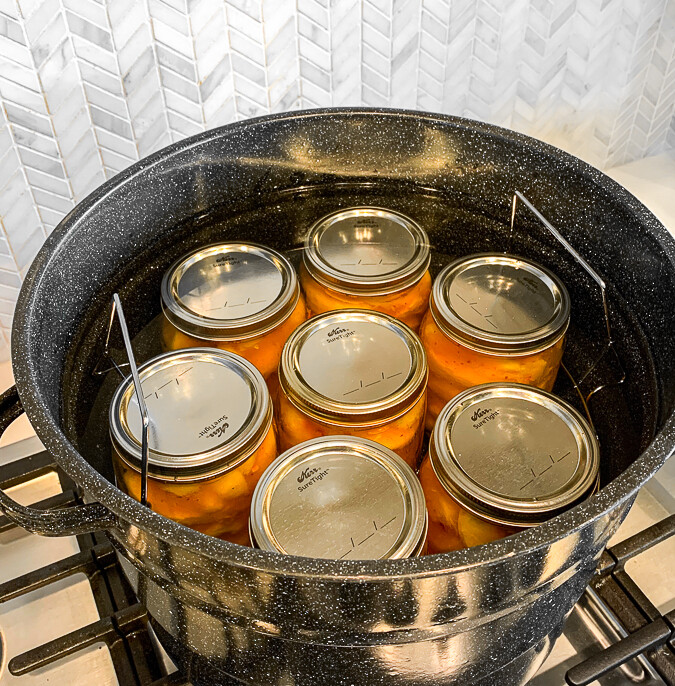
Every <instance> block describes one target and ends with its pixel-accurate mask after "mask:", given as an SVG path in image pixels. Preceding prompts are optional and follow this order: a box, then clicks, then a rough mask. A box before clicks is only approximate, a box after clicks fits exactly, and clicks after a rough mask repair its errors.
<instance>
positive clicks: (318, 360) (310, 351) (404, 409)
mask: <svg viewBox="0 0 675 686" xmlns="http://www.w3.org/2000/svg"><path fill="white" fill-rule="evenodd" d="M426 383H427V363H426V356H425V354H424V348H423V347H422V344H421V342H420V340H419V338H418V337H417V336H416V335H415V334H414V333H413V332H412V331H411V330H410V329H409V328H408V327H407V326H405V325H404V324H402V323H401V322H399V321H397V320H396V319H394V318H393V317H389V316H387V315H384V314H379V313H376V312H368V311H365V310H341V311H339V312H333V313H329V314H322V315H319V316H317V317H314V318H313V319H310V320H309V321H307V322H305V323H304V324H302V325H301V326H300V327H299V328H298V329H297V330H296V331H295V333H293V335H292V336H291V337H290V338H289V339H288V341H287V343H286V345H285V346H284V350H283V353H282V355H281V363H280V365H279V384H280V392H279V393H278V395H277V398H276V402H275V408H276V412H277V415H276V416H277V427H278V429H279V443H280V449H281V450H282V451H284V450H288V449H289V448H291V447H293V446H294V445H297V444H298V443H302V442H303V441H306V440H309V439H310V438H317V437H319V436H331V435H341V434H347V435H351V436H360V437H362V438H368V439H370V440H373V441H376V442H377V443H381V444H382V445H384V446H386V447H387V448H390V449H391V450H393V451H394V452H395V453H396V454H397V455H399V456H400V457H401V458H403V460H405V461H406V462H407V463H408V464H409V465H410V466H411V467H413V468H415V467H416V466H417V461H418V459H419V455H420V451H421V447H422V439H423V434H424V417H425V413H426Z"/></svg>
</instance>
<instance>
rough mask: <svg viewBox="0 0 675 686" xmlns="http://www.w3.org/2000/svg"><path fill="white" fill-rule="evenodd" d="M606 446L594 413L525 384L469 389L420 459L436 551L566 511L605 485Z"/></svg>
mask: <svg viewBox="0 0 675 686" xmlns="http://www.w3.org/2000/svg"><path fill="white" fill-rule="evenodd" d="M599 464H600V449H599V446H598V441H597V438H596V436H595V433H594V432H593V430H592V429H591V427H590V426H589V424H588V422H587V421H586V420H585V419H584V418H583V417H582V416H581V415H580V414H579V413H578V412H577V411H576V410H575V409H574V408H573V407H572V406H571V405H568V404H567V403H565V402H563V401H562V400H560V399H559V398H556V397H555V396H553V395H551V394H550V393H547V392H545V391H541V390H539V389H536V388H533V387H531V386H524V385H522V384H496V383H492V384H484V385H482V386H476V387H475V388H471V389H469V390H467V391H464V392H463V393H461V394H460V395H458V396H457V397H456V398H454V399H453V400H452V401H450V402H449V403H448V404H447V405H446V406H445V407H444V408H443V410H442V412H441V413H440V414H439V416H438V419H437V421H436V424H435V426H434V430H433V433H432V436H431V441H430V444H429V453H428V455H427V456H426V457H425V458H424V461H423V462H422V466H421V468H420V482H421V483H422V488H423V489H424V495H425V496H426V502H427V509H428V511H429V534H428V552H429V553H430V554H431V553H445V552H448V551H450V550H458V549H460V548H469V547H471V546H474V545H480V544H481V543H488V542H490V541H494V540H496V539H498V538H503V537H504V536H508V535H510V534H512V533H515V532H516V531H520V530H522V529H524V528H526V527H530V526H534V525H536V524H540V523H541V522H543V521H545V520H547V519H550V518H551V517H554V516H555V515H557V514H560V513H561V512H563V511H564V510H566V509H569V508H570V507H572V506H573V505H576V504H577V503H578V502H580V501H581V500H583V499H584V498H586V497H588V496H589V495H591V494H592V493H593V491H594V490H595V489H596V488H597V484H598V472H599Z"/></svg>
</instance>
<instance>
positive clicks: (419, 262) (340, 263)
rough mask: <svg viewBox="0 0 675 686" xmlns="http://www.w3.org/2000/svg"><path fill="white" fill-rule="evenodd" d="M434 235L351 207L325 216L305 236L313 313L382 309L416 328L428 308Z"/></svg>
mask: <svg viewBox="0 0 675 686" xmlns="http://www.w3.org/2000/svg"><path fill="white" fill-rule="evenodd" d="M429 259H430V257H429V239H428V237H427V235H426V233H425V232H424V230H423V229H422V228H421V227H419V226H418V225H417V224H416V223H415V222H414V221H413V220H412V219H410V218H408V217H405V216H404V215H402V214H399V213H398V212H394V211H392V210H385V209H382V208H379V207H352V208H349V209H345V210H339V211H338V212H333V213H332V214H330V215H328V216H327V217H323V218H322V219H320V220H319V221H318V222H317V223H316V224H315V225H314V226H313V227H312V228H311V229H310V231H309V234H308V235H307V239H306V240H305V251H304V253H303V264H302V267H301V269H300V282H301V284H302V289H303V291H304V293H305V299H306V302H307V308H308V310H309V311H310V313H311V315H316V314H322V313H323V312H330V311H332V310H342V309H353V308H357V309H364V310H375V311H377V312H383V313H384V314H388V315H391V316H392V317H396V318H397V319H400V320H401V321H402V322H404V323H405V324H407V325H408V326H409V327H410V328H411V329H413V330H415V331H416V330H417V329H418V327H419V325H420V322H421V321H422V316H423V315H424V313H425V312H426V310H427V307H428V306H429V293H430V292H431V276H430V274H429Z"/></svg>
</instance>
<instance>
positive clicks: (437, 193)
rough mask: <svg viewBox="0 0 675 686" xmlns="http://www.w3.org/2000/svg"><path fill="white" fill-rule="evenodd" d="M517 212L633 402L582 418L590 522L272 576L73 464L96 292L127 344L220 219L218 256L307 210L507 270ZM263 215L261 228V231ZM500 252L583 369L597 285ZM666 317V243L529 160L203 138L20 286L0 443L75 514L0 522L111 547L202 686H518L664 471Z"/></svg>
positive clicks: (601, 186) (494, 134)
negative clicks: (409, 227) (177, 267)
mask: <svg viewBox="0 0 675 686" xmlns="http://www.w3.org/2000/svg"><path fill="white" fill-rule="evenodd" d="M515 190H520V191H522V192H523V193H524V194H525V195H526V196H527V197H528V198H529V200H530V201H532V202H533V203H534V205H535V206H536V207H538V208H539V210H540V211H541V212H542V213H543V214H544V215H546V216H547V217H548V218H549V219H550V220H551V221H552V223H553V224H554V225H555V226H556V227H558V228H559V229H560V230H561V231H562V233H563V234H564V235H565V236H566V237H567V238H568V239H569V241H570V242H571V243H572V245H574V246H575V248H576V249H577V250H579V252H580V253H582V254H583V255H584V256H585V257H586V259H587V260H588V261H589V262H590V263H591V264H592V265H593V266H594V267H595V269H597V271H598V272H600V274H601V275H602V276H603V277H604V278H605V279H606V280H607V282H608V293H609V296H610V310H611V314H612V325H613V327H614V328H615V333H616V339H617V353H618V355H619V357H620V359H621V363H622V365H623V367H624V368H625V371H626V381H625V382H624V383H623V384H621V385H619V386H617V385H614V386H612V385H610V386H609V387H607V388H606V389H604V390H602V391H600V392H599V393H598V394H596V396H595V397H594V399H593V401H592V404H591V411H592V412H593V413H594V420H595V423H596V428H597V431H598V434H599V437H600V440H601V444H602V449H603V457H602V459H603V467H602V488H601V489H600V491H599V492H598V493H597V494H596V495H594V496H593V497H592V498H590V499H589V500H587V501H586V502H583V503H582V504H580V505H578V506H577V507H575V508H574V509H572V510H570V511H568V512H566V513H564V514H563V515H560V516H558V517H556V518H555V519H553V520H551V521H549V522H547V523H545V524H543V525H541V526H539V527H535V528H532V529H530V530H528V531H525V532H523V533H520V534H518V535H516V536H512V537H509V538H507V539H504V540H501V541H497V542H495V543H491V544H489V545H484V546H480V547H476V548H471V549H468V550H463V551H458V552H453V553H449V554H445V555H436V556H429V557H423V558H419V559H411V560H396V561H346V560H345V561H321V560H314V559H304V558H292V557H282V556H278V555H276V554H271V553H265V552H261V551H258V550H253V549H247V548H242V547H238V546H235V545H231V544H228V543H226V542H223V541H220V540H217V539H214V538H210V537H207V536H204V535H202V534H199V533H196V532H195V531H192V530H189V529H187V528H184V527H182V526H180V525H178V524H176V523H174V522H172V521H169V520H167V519H165V518H163V517H161V516H159V515H157V514H155V513H153V512H152V511H151V510H149V509H146V508H144V507H142V506H141V505H140V504H139V503H137V502H135V501H134V500H132V499H131V498H129V497H127V496H125V495H123V494H122V493H121V492H120V491H119V490H118V489H117V488H116V487H115V486H114V485H113V483H111V481H110V480H109V479H110V478H111V470H110V464H109V463H110V453H109V446H108V445H106V444H105V443H104V442H102V443H101V444H100V445H99V444H91V445H85V441H84V439H82V435H83V434H82V432H81V431H80V428H81V427H82V426H83V425H84V424H86V416H87V412H88V411H89V409H90V408H91V407H92V406H93V405H94V399H95V397H96V393H97V389H98V386H99V385H100V383H101V381H100V380H97V379H95V378H94V377H93V376H92V375H91V370H92V368H93V366H94V362H95V360H96V359H97V356H98V355H100V347H101V338H102V335H103V331H104V329H105V321H106V317H107V308H108V306H109V303H110V297H111V294H112V292H113V291H114V290H119V291H120V293H121V295H122V298H123V302H124V303H125V309H126V311H127V318H128V320H129V323H130V327H131V329H132V332H133V331H137V330H138V329H139V328H140V327H141V326H142V324H143V323H144V322H146V321H147V320H148V318H150V317H152V316H153V315H155V314H156V313H157V312H158V295H157V294H158V292H159V287H158V285H159V280H160V279H161V274H162V271H163V270H164V269H165V268H166V266H167V265H168V264H169V263H170V262H171V261H172V260H173V259H174V258H175V257H176V255H177V254H179V253H180V252H181V251H184V250H185V249H186V248H187V247H189V246H190V245H194V244H197V243H199V242H203V241H204V240H205V239H210V240H212V239H213V233H211V234H209V228H208V227H209V225H210V221H209V216H210V213H211V212H212V211H213V208H220V210H219V211H220V212H221V215H220V216H222V217H225V220H224V224H222V230H221V233H220V234H218V235H222V236H238V237H240V238H248V239H252V240H256V241H261V242H266V243H269V244H271V245H272V246H275V247H280V248H291V247H293V246H297V245H299V243H300V241H301V239H302V235H303V232H304V231H306V230H307V228H308V225H309V223H311V220H312V219H314V218H316V217H315V214H316V209H317V208H320V209H321V210H322V211H323V210H330V209H335V208H337V207H339V206H344V205H346V204H350V203H351V204H354V199H357V200H359V201H361V202H362V203H364V204H386V205H387V206H389V207H392V208H393V209H398V210H400V211H403V212H405V213H408V214H410V215H411V216H413V218H415V219H417V220H418V221H419V222H420V223H422V224H423V225H424V226H425V228H426V229H427V231H428V232H429V234H430V238H431V242H432V243H433V245H434V247H435V248H436V249H437V250H438V251H439V252H442V253H445V254H447V255H458V254H466V253H468V252H477V251H486V250H490V249H493V250H494V249H504V247H505V245H506V244H505V243H504V241H505V240H507V234H508V217H509V209H510V202H511V197H512V194H513V192H514V191H515ZM261 207H263V208H266V213H265V214H264V215H259V214H256V212H257V211H258V210H259V209H260V208H261ZM256 208H257V209H256ZM283 208H286V209H283ZM289 208H290V209H289ZM228 217H229V218H230V219H229V220H228V219H227V218H228ZM261 217H262V218H261ZM289 217H290V218H291V219H289ZM230 220H231V221H230ZM186 222H187V224H186ZM177 227H178V228H177ZM186 227H188V228H186ZM513 240H514V243H513V245H512V246H511V247H512V250H513V252H516V253H520V254H526V255H527V254H529V255H531V256H535V257H536V259H538V261H540V262H543V263H544V264H546V265H548V266H549V267H551V268H552V269H554V270H555V271H557V272H558V273H559V274H560V275H561V276H562V277H563V278H564V279H565V281H566V283H567V285H568V287H569V288H570V291H571V293H572V298H573V309H574V312H575V315H574V316H575V317H577V319H578V321H577V324H576V326H577V330H578V331H579V332H581V333H583V332H584V331H585V332H586V334H585V336H586V338H585V339H584V340H587V345H577V346H576V347H575V340H574V339H575V337H574V336H572V335H570V340H569V342H568V351H569V354H570V355H571V356H572V362H575V360H577V359H578V360H582V359H583V357H584V355H586V356H587V357H588V358H589V359H590V358H591V357H593V355H594V354H595V353H594V351H596V352H597V345H598V341H596V340H594V335H596V334H594V333H593V331H596V332H597V331H600V333H599V334H597V335H596V336H597V337H599V338H598V340H600V339H601V338H602V322H600V326H599V327H596V328H595V329H594V328H593V327H594V325H596V324H598V320H597V312H595V311H594V309H593V308H594V306H595V305H597V302H595V301H594V297H595V295H594V291H593V287H592V285H589V284H588V283H587V282H586V280H585V279H584V277H582V276H580V275H579V272H578V268H577V266H576V265H575V264H574V262H573V261H572V260H570V259H569V258H568V256H567V255H566V254H564V253H563V252H562V251H561V250H560V247H559V246H555V245H553V244H552V243H551V242H550V241H548V239H546V237H542V236H541V235H540V232H539V231H538V225H537V224H536V222H533V221H532V219H531V217H529V218H528V217H527V216H526V214H525V213H523V216H522V219H521V220H519V222H518V230H517V232H516V235H515V236H514V239H513ZM674 306H675V243H674V241H673V239H672V238H671V237H670V235H669V234H668V233H667V231H666V230H665V229H664V228H663V227H662V226H661V225H660V224H659V222H658V221H657V220H656V219H655V218H654V217H653V216H652V215H651V214H650V213H649V212H648V211H647V210H646V209H645V207H643V206H642V205H641V204H640V203H639V202H638V201H637V200H636V199H635V198H634V197H632V196H631V195H630V194H629V193H627V192H626V191H625V190H624V189H623V188H621V187H620V186H618V185H617V184H616V183H614V182H613V181H611V180H610V179H609V178H607V177H606V176H604V175H603V174H601V173H600V172H599V171H597V170H595V169H593V168H592V167H590V166H588V165H586V164H584V163H583V162H581V161H579V160H578V159H576V158H573V157H571V156H569V155H567V154H565V153H563V152H561V151H560V150H557V149H555V148H552V147H550V146H548V145H545V144H543V143H541V142H538V141H536V140H533V139H531V138H528V137H526V136H522V135H519V134H517V133H514V132H512V131H507V130H504V129H499V128H496V127H493V126H489V125H486V124H480V123H476V122H471V121H467V120H463V119H458V118H452V117H444V116H440V115H428V114H423V113H418V112H399V111H372V110H317V111H310V112H298V113H293V114H282V115H278V116H270V117H263V118H260V119H255V120H250V121H243V122H239V123H236V124H232V125H229V126H225V127H223V128H220V129H216V130H214V131H208V132H206V133H204V134H200V135H198V136H195V137H193V138H189V139H187V140H185V141H182V142H180V143H177V144H174V145H172V146H170V147H168V148H166V149H164V150H161V151H160V152H158V153H155V154H154V155H151V156H150V157H148V158H146V159H144V160H142V161H140V162H139V163H137V164H135V165H134V166H132V167H131V168H129V169H127V170H126V171H124V172H122V173H121V174H119V175H118V176H116V177H115V178H113V179H112V180H110V181H108V182H107V183H106V184H104V185H103V186H101V187H100V188H99V189H97V190H96V191H95V192H94V193H92V194H91V195H90V196H89V197H88V198H86V199H85V200H84V201H83V202H81V203H80V204H79V205H78V206H77V207H76V208H75V209H74V210H73V211H72V212H71V213H70V214H69V215H68V216H66V217H65V218H64V220H63V221H62V222H61V224H60V225H59V227H58V228H57V229H56V230H55V231H54V233H53V234H52V235H51V236H50V237H49V239H48V240H47V242H46V244H45V246H44V247H43V249H42V250H41V251H40V253H39V255H38V257H37V258H36V260H35V262H34V263H33V265H32V267H31V269H30V271H29V273H28V276H27V278H26V280H25V283H24V285H23V288H22V290H21V295H20V298H19V303H18V306H17V309H16V314H15V319H14V330H13V337H12V353H13V367H14V374H15V377H16V388H17V389H18V395H17V391H16V390H14V389H12V390H10V391H8V392H7V393H6V394H5V395H4V396H3V397H2V399H1V400H0V410H2V423H1V425H0V429H1V428H4V427H5V426H6V425H7V424H8V423H9V422H10V421H11V419H13V418H14V417H15V416H17V414H18V413H19V412H20V411H21V407H22V406H23V408H24V409H25V411H26V413H27V414H28V417H29V418H30V420H31V422H32V423H33V425H34V427H35V429H36V431H37V433H38V435H39V437H40V438H41V439H42V441H43V443H44V444H45V446H46V447H47V449H48V450H49V451H50V452H51V453H52V454H53V455H54V457H55V459H56V461H57V462H58V464H59V465H61V467H63V469H64V470H65V471H66V472H67V473H68V474H69V475H70V476H71V477H72V478H73V479H74V480H75V481H76V482H77V483H78V484H79V486H80V487H81V489H82V491H83V493H84V495H85V498H86V501H87V503H88V504H86V505H83V506H80V507H78V508H74V509H71V510H67V511H52V512H47V513H45V512H41V511H38V510H35V509H32V508H26V507H21V506H20V505H18V504H17V503H15V502H14V501H13V500H11V499H10V498H9V497H8V496H7V495H6V494H2V495H1V496H0V506H1V507H2V509H3V510H4V511H5V512H6V513H7V515H8V516H10V517H11V518H12V519H14V520H15V521H17V522H19V523H20V524H21V525H22V526H24V527H26V528H27V529H30V530H32V531H36V532H38V533H42V534H46V535H63V534H66V533H71V532H75V531H78V532H79V531H87V530H92V529H96V528H103V529H106V530H107V532H108V535H109V537H110V539H111V540H112V541H113V543H114V545H115V546H116V548H117V550H118V551H119V554H120V557H121V558H123V560H124V564H125V569H126V571H127V573H128V576H129V578H130V579H131V580H132V583H133V584H134V586H135V588H136V590H137V592H138V595H139V597H140V599H141V600H142V602H143V603H145V604H146V605H147V607H148V610H149V612H150V614H151V616H152V618H153V622H154V624H155V626H156V628H157V632H158V634H159V636H160V639H161V640H162V641H163V643H164V644H165V646H166V647H167V648H168V649H169V651H170V653H171V655H172V656H173V657H174V659H175V660H176V661H177V662H178V663H179V664H180V665H182V666H183V668H185V669H189V671H190V675H191V677H192V678H193V679H194V681H195V683H202V684H206V683H208V684H215V683H223V684H228V683H246V684H264V685H265V686H271V685H274V684H279V685H281V684H296V685H305V684H306V685H309V684H311V685H312V686H322V685H324V684H330V686H342V685H345V686H346V685H347V684H358V685H368V686H373V685H375V684H383V685H387V686H404V685H406V686H408V685H413V684H415V685H422V684H450V683H452V684H455V683H457V684H496V683H498V684H519V683H525V682H526V681H527V680H528V679H529V678H530V677H531V676H532V674H533V673H534V671H536V669H537V667H538V666H539V665H540V664H541V662H542V661H543V659H544V658H545V656H546V655H547V654H548V651H549V649H550V646H551V644H552V641H554V640H555V638H556V637H557V636H558V634H559V632H560V630H561V626H562V623H563V620H564V618H565V616H566V614H567V613H568V612H569V610H570V609H571V608H572V606H573V605H574V603H575V602H576V601H577V599H578V598H579V596H580V594H581V593H582V592H583V590H584V588H585V586H586V585H587V583H588V581H589V580H590V578H591V576H592V574H593V571H594V569H595V566H596V563H597V561H598V557H599V556H600V554H601V552H602V550H603V548H604V547H605V545H606V543H607V541H608V539H609V538H610V536H611V535H612V534H613V533H614V532H615V531H616V529H617V528H618V526H619V524H620V523H621V521H622V519H623V518H624V516H625V515H626V513H627V511H628V509H629V507H630V505H631V503H632V501H633V499H634V497H635V495H636V492H637V490H638V489H639V488H640V487H641V486H642V485H643V484H644V483H645V481H646V480H647V479H649V477H650V476H651V475H653V474H654V472H655V471H656V470H657V469H658V468H659V467H660V466H661V465H662V464H663V463H664V461H665V460H666V459H667V458H668V456H669V455H670V454H671V452H672V451H673V445H674V444H675V416H674V415H673V413H672V411H673V403H674V396H675V344H674V341H675V336H673V326H672V323H673V310H674ZM573 319H574V317H573ZM589 332H590V333H589ZM581 333H580V336H581ZM581 339H583V336H581V338H580V340H581ZM594 346H595V347H594ZM575 356H576V357H575ZM612 371H616V368H615V367H614V368H613V369H609V370H608V369H605V372H603V373H604V374H610V373H611V372H612ZM19 397H20V400H19ZM78 427H79V428H78Z"/></svg>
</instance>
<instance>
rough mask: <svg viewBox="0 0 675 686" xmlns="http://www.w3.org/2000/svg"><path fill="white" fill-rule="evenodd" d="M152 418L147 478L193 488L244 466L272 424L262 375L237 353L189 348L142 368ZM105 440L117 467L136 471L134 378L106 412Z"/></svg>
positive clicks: (138, 441)
mask: <svg viewBox="0 0 675 686" xmlns="http://www.w3.org/2000/svg"><path fill="white" fill-rule="evenodd" d="M139 375H140V379H141V386H142V389H143V395H144V397H145V402H146V405H147V410H148V415H149V417H150V427H149V434H148V439H149V440H148V443H149V447H150V450H149V457H148V471H149V472H150V473H151V474H152V475H153V476H157V477H166V478H170V479H172V480H179V481H191V480H196V479H198V478H203V477H204V476H208V475H212V474H216V473H220V472H222V471H226V470H228V469H231V468H233V467H235V466H237V465H238V464H240V463H241V462H243V461H244V460H245V459H246V458H247V457H248V456H249V455H250V454H251V453H252V452H253V451H254V450H255V449H256V448H257V447H258V446H259V445H260V443H261V442H262V440H263V439H264V438H265V436H266V435H267V432H268V430H269V428H270V426H271V423H272V403H271V401H270V397H269V392H268V390H267V386H266V385H265V381H264V379H263V377H262V376H261V374H260V372H259V371H258V370H257V369H256V368H255V367H254V366H253V365H252V364H250V363H249V362H247V361H246V360H244V359H243V358H241V357H239V356H238V355H235V354H234V353H230V352H227V351H225V350H216V349H213V348H188V349H185V350H180V351H177V352H168V353H165V354H163V355H158V356H157V357H154V358H153V359H151V360H149V361H148V362H146V363H145V364H143V365H141V367H140V368H139ZM110 435H111V439H112V441H113V444H114V445H115V447H116V448H117V449H118V451H119V453H120V455H121V457H122V459H124V460H125V461H126V462H128V463H129V465H130V466H132V467H134V468H135V469H137V470H139V471H140V468H141V414H140V412H139V409H138V402H137V400H136V395H135V392H134V385H133V381H132V379H131V377H130V376H129V377H127V378H126V379H125V380H124V381H123V382H122V383H121V384H120V385H119V387H118V389H117V391H116V392H115V395H114V396H113V399H112V402H111V404H110Z"/></svg>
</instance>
